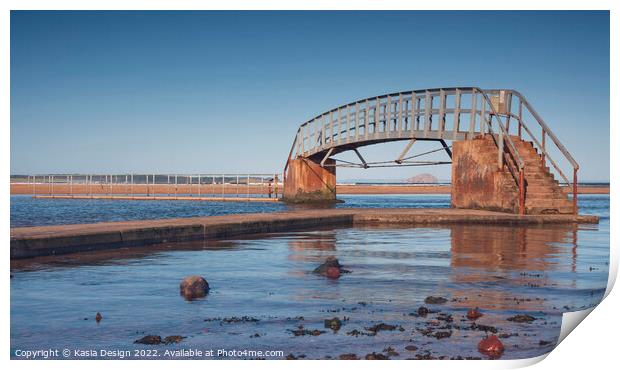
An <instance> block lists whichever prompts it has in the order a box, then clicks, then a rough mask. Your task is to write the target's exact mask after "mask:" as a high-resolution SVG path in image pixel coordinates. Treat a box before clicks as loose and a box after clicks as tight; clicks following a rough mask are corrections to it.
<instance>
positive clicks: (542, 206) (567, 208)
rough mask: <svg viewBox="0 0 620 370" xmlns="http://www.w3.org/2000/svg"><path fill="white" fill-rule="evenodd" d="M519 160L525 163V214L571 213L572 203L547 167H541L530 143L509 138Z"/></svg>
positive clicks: (536, 153) (539, 159) (535, 150)
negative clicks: (517, 153) (519, 157)
mask: <svg viewBox="0 0 620 370" xmlns="http://www.w3.org/2000/svg"><path fill="white" fill-rule="evenodd" d="M511 139H512V140H513V142H514V143H515V146H516V148H517V151H518V152H519V155H520V156H521V159H523V161H524V162H525V209H526V213H527V214H555V213H567V214H570V213H573V202H572V201H571V200H570V199H569V198H568V195H567V193H566V190H565V188H563V187H561V186H560V185H559V183H558V181H557V180H556V179H555V177H554V176H553V174H552V173H551V172H550V171H549V167H546V166H543V163H542V157H541V155H540V154H539V153H538V150H537V149H536V148H534V145H533V144H532V142H531V141H524V140H521V139H519V138H518V137H511Z"/></svg>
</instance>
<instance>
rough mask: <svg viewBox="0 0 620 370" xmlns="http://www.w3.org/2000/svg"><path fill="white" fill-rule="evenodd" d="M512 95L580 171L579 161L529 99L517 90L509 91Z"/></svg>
mask: <svg viewBox="0 0 620 370" xmlns="http://www.w3.org/2000/svg"><path fill="white" fill-rule="evenodd" d="M509 91H510V92H511V93H512V94H514V95H515V96H517V97H518V98H519V100H520V101H521V102H523V104H524V105H525V107H526V108H527V110H528V111H529V112H530V113H531V114H532V116H534V118H536V121H537V122H538V124H539V125H540V127H542V129H543V130H544V131H545V133H546V134H547V135H548V136H549V137H550V138H551V140H553V143H554V144H555V145H556V146H557V147H558V149H560V151H561V152H562V154H564V156H565V157H566V159H567V160H568V161H569V162H570V163H571V165H572V166H573V168H574V169H577V170H578V169H579V164H578V163H577V161H575V159H574V158H573V156H572V155H571V154H570V152H569V151H568V150H567V149H566V147H565V146H564V145H563V144H562V143H561V142H560V140H559V139H558V138H557V137H556V136H555V134H554V133H553V131H551V129H550V128H549V126H547V124H546V123H545V121H544V120H543V119H542V117H541V116H540V115H539V114H538V112H536V110H535V109H534V107H532V105H531V104H530V102H528V101H527V99H526V98H525V96H523V95H522V94H521V93H519V92H518V91H516V90H509Z"/></svg>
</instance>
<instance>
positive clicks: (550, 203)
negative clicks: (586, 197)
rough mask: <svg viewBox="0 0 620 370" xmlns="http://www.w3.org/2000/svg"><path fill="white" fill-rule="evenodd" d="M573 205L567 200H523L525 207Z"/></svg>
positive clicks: (528, 198)
mask: <svg viewBox="0 0 620 370" xmlns="http://www.w3.org/2000/svg"><path fill="white" fill-rule="evenodd" d="M572 204H573V203H572V202H571V201H570V200H568V199H566V198H565V199H554V198H548V199H536V198H534V199H532V198H530V197H526V198H525V205H526V206H527V205H532V206H536V207H568V206H571V205H572Z"/></svg>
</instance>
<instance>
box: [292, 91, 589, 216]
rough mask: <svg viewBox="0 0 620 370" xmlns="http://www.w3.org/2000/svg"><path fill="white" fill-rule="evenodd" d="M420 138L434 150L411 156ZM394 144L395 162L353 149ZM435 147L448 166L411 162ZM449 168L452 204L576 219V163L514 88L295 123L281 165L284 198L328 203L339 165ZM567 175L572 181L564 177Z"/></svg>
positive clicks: (435, 95) (407, 98) (416, 98)
mask: <svg viewBox="0 0 620 370" xmlns="http://www.w3.org/2000/svg"><path fill="white" fill-rule="evenodd" d="M422 140H424V141H436V142H438V143H439V145H438V148H437V149H436V150H432V151H428V152H425V153H418V154H415V155H410V151H411V150H412V149H413V148H414V143H415V142H416V141H422ZM392 141H406V144H405V145H404V147H403V149H402V151H401V152H400V153H399V154H398V155H395V157H394V160H393V161H379V162H373V161H369V160H367V158H364V156H363V155H362V153H361V152H360V151H359V150H358V149H359V148H361V147H364V146H368V145H375V144H380V143H386V142H392ZM346 151H352V152H354V153H355V154H356V156H357V158H358V159H359V162H351V161H345V160H342V159H338V158H336V157H335V156H336V155H337V154H339V153H342V152H346ZM436 151H445V152H446V158H447V159H449V161H448V160H446V161H421V160H419V158H420V157H421V156H423V155H426V154H430V153H431V152H436ZM450 163H451V165H452V190H451V192H452V194H451V195H452V199H451V203H452V207H454V208H471V209H485V210H496V211H503V212H512V213H519V214H553V213H574V214H576V213H577V172H578V170H579V165H578V164H577V162H576V161H575V159H574V158H573V157H572V156H571V154H570V153H569V152H568V150H567V149H566V148H565V147H564V145H563V144H562V143H561V142H560V140H559V139H558V138H557V137H556V135H555V134H554V133H553V132H552V131H551V129H550V128H549V126H547V124H546V123H545V121H544V120H543V119H542V118H541V117H540V115H539V114H538V113H537V112H536V111H535V110H534V108H533V107H532V105H531V104H530V103H529V102H528V101H527V99H526V98H525V97H524V96H523V95H522V94H520V93H519V92H518V91H515V90H508V89H492V90H483V89H481V88H478V87H448V88H433V89H424V90H413V91H404V92H397V93H390V94H385V95H380V96H374V97H371V98H367V99H362V100H358V101H355V102H352V103H349V104H345V105H342V106H339V107H337V108H334V109H331V110H329V111H327V112H324V113H322V114H319V115H317V116H316V117H314V118H312V119H310V120H308V121H306V122H304V123H302V124H301V125H300V126H299V128H298V130H297V133H296V134H295V138H294V141H293V144H292V146H291V150H290V153H289V156H288V158H287V161H286V165H285V168H284V195H283V198H284V200H285V201H288V202H301V203H304V202H332V201H336V168H337V167H358V168H371V167H387V166H390V167H391V166H422V165H433V164H450ZM570 170H572V181H569V179H568V177H567V176H566V175H565V172H567V173H569V174H570V172H569V171H570ZM556 176H557V177H558V179H559V180H560V181H561V182H560V181H558V179H556ZM571 192H572V199H570V198H569V194H570V193H571Z"/></svg>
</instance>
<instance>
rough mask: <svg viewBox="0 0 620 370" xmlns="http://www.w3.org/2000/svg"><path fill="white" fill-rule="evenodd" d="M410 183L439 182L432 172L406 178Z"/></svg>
mask: <svg viewBox="0 0 620 370" xmlns="http://www.w3.org/2000/svg"><path fill="white" fill-rule="evenodd" d="M405 181H406V182H408V183H410V184H436V183H438V182H439V180H438V179H437V177H435V176H434V175H431V174H430V173H421V174H419V175H415V176H413V177H410V178H408V179H407V180H405Z"/></svg>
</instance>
